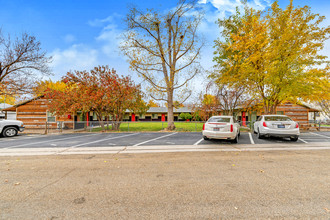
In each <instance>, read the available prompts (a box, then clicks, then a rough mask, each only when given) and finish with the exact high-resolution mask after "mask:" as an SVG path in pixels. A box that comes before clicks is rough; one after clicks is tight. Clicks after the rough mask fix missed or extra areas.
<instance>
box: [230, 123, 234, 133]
mask: <svg viewBox="0 0 330 220" xmlns="http://www.w3.org/2000/svg"><path fill="white" fill-rule="evenodd" d="M233 131H234V126H233V125H232V124H231V125H230V132H233Z"/></svg>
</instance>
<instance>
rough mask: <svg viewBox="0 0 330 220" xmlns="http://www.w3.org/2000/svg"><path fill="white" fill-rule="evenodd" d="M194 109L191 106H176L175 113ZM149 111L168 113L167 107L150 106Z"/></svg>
mask: <svg viewBox="0 0 330 220" xmlns="http://www.w3.org/2000/svg"><path fill="white" fill-rule="evenodd" d="M191 111H192V109H191V108H189V107H182V108H174V109H173V112H174V113H181V112H188V113H190V112H191ZM147 113H167V107H150V108H149V109H148V111H147Z"/></svg>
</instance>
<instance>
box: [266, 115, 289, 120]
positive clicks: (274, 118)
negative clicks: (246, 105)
mask: <svg viewBox="0 0 330 220" xmlns="http://www.w3.org/2000/svg"><path fill="white" fill-rule="evenodd" d="M265 121H292V119H291V118H289V117H283V116H265Z"/></svg>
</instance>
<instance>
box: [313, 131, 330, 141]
mask: <svg viewBox="0 0 330 220" xmlns="http://www.w3.org/2000/svg"><path fill="white" fill-rule="evenodd" d="M309 133H310V134H314V135H317V136H320V137H323V138H328V139H330V137H328V136H325V135H322V134H316V133H314V132H309Z"/></svg>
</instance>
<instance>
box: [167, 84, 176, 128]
mask: <svg viewBox="0 0 330 220" xmlns="http://www.w3.org/2000/svg"><path fill="white" fill-rule="evenodd" d="M174 129H175V125H174V114H173V91H172V90H171V91H169V92H167V130H169V131H173V130H174Z"/></svg>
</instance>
